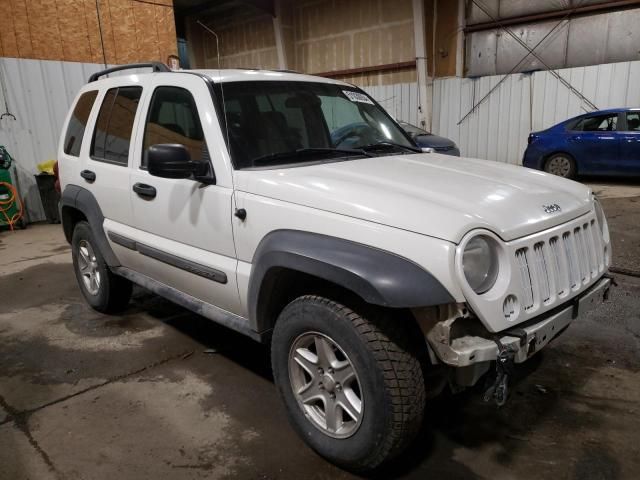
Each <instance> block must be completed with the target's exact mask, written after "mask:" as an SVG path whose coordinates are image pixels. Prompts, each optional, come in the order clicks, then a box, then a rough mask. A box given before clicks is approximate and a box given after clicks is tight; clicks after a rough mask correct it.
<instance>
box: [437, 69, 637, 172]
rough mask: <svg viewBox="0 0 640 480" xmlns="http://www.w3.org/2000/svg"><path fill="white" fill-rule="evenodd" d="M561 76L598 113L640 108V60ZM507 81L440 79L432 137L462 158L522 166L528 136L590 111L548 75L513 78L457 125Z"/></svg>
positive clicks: (494, 78)
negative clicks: (441, 138) (449, 142)
mask: <svg viewBox="0 0 640 480" xmlns="http://www.w3.org/2000/svg"><path fill="white" fill-rule="evenodd" d="M557 72H558V73H559V74H560V75H561V76H562V77H563V78H565V79H566V80H567V81H568V82H569V83H570V84H571V85H573V86H574V88H576V89H577V90H579V91H581V92H582V93H583V95H584V96H585V97H587V98H588V99H589V100H590V101H591V102H593V103H594V104H595V105H596V106H597V107H598V108H599V109H605V108H614V107H637V106H640V81H639V79H640V61H634V62H622V63H613V64H605V65H594V66H589V67H576V68H567V69H562V70H557ZM503 77H504V75H495V76H489V77H479V78H474V79H471V78H444V79H436V80H435V82H434V96H433V132H434V133H436V134H438V135H442V136H444V137H448V138H451V139H452V140H454V141H455V142H456V143H457V144H458V145H459V147H460V150H461V153H462V155H463V156H466V157H475V158H484V159H489V160H498V161H501V162H507V163H513V164H520V163H521V162H522V154H523V153H524V150H525V148H526V145H527V136H528V134H529V133H530V132H532V131H539V130H543V129H546V128H549V127H551V126H552V125H554V124H556V123H558V122H560V121H562V120H566V119H568V118H571V117H573V116H576V115H580V114H582V113H585V112H588V111H590V108H589V106H588V105H587V104H586V103H585V102H584V101H582V100H581V99H580V98H579V97H578V96H576V95H575V94H574V93H572V92H571V91H570V90H569V89H568V88H567V87H565V86H564V85H563V84H562V83H561V82H560V81H559V80H558V79H557V78H555V77H554V76H553V75H552V74H551V73H549V72H546V71H545V72H535V73H533V74H514V75H509V76H508V78H507V79H506V80H505V81H504V82H503V83H502V85H500V87H498V89H497V90H496V91H495V92H493V93H492V94H491V96H490V97H489V98H488V99H487V100H485V102H484V103H483V104H482V105H480V106H479V107H478V108H477V109H476V111H475V112H474V113H472V114H471V115H469V116H468V117H467V118H466V119H465V120H464V121H463V122H462V123H461V124H460V125H457V123H458V122H459V121H460V120H461V119H462V117H463V116H464V115H465V114H466V113H467V112H469V111H470V110H471V108H472V107H473V105H474V103H476V102H478V101H480V99H481V98H482V97H483V96H484V95H486V94H487V93H488V92H489V90H490V89H491V88H492V87H493V86H495V85H496V84H497V83H498V82H499V81H500V80H501V79H502V78H503Z"/></svg>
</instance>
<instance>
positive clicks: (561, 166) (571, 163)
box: [544, 153, 577, 178]
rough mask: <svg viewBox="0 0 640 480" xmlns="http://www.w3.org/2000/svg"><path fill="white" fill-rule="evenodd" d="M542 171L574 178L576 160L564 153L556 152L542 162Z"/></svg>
mask: <svg viewBox="0 0 640 480" xmlns="http://www.w3.org/2000/svg"><path fill="white" fill-rule="evenodd" d="M544 171H545V172H547V173H552V174H553V175H558V176H559V177H563V178H574V177H575V176H576V173H577V170H576V162H575V160H574V159H573V158H571V156H570V155H568V154H566V153H556V154H555V155H552V156H550V157H549V158H548V159H547V161H546V162H545V163H544Z"/></svg>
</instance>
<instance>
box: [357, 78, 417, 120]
mask: <svg viewBox="0 0 640 480" xmlns="http://www.w3.org/2000/svg"><path fill="white" fill-rule="evenodd" d="M362 89H363V90H364V91H366V92H367V93H368V94H369V95H371V96H372V97H373V98H375V99H376V101H377V102H378V103H379V104H380V105H382V106H383V107H384V108H385V109H386V110H387V112H389V114H390V115H391V116H393V117H394V118H396V119H398V120H404V121H405V122H409V123H412V124H414V125H417V124H418V105H419V104H420V102H419V100H418V85H417V84H416V83H396V84H394V85H377V86H373V87H362Z"/></svg>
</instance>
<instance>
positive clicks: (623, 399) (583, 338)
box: [0, 197, 640, 480]
mask: <svg viewBox="0 0 640 480" xmlns="http://www.w3.org/2000/svg"><path fill="white" fill-rule="evenodd" d="M636 200H637V198H634V197H625V198H611V199H606V200H605V202H604V204H605V209H606V211H607V214H608V215H609V218H610V225H611V231H612V236H613V238H614V242H615V245H614V255H615V257H614V259H615V263H616V265H620V266H622V267H624V266H632V267H633V268H637V267H638V266H640V263H638V256H639V254H640V249H638V248H637V247H638V239H639V238H640V233H639V232H638V227H639V225H640V221H638V217H637V215H638V214H637V203H636ZM60 230H61V229H60V227H59V226H50V225H40V226H33V227H31V228H29V229H28V230H26V231H23V232H16V233H14V234H10V233H0V292H1V298H2V302H0V345H2V347H0V479H3V480H4V479H7V480H19V479H49V478H51V479H84V478H91V479H98V480H100V479H109V480H111V479H113V478H118V479H119V480H128V479H136V480H138V479H154V480H156V479H159V478H167V479H198V478H211V479H301V478H304V479H347V478H354V477H352V476H351V475H350V474H348V473H346V472H343V471H341V470H339V469H337V468H335V467H333V466H332V465H330V464H328V463H326V462H325V461H323V460H322V459H321V458H319V457H318V456H316V455H315V454H314V453H313V452H312V451H310V450H309V449H308V448H307V447H306V446H305V445H304V444H303V443H302V441H301V440H299V439H298V438H297V437H296V435H295V434H294V433H293V431H292V429H291V428H290V427H289V425H288V424H287V421H286V418H285V415H284V409H283V407H282V406H281V404H280V402H279V400H278V398H277V395H276V391H275V388H274V385H273V381H272V377H271V372H270V368H269V352H268V351H267V349H266V348H265V347H262V346H260V345H257V344H254V343H253V342H252V341H251V340H248V339H246V338H244V337H242V336H240V335H237V334H235V333H233V332H231V331H229V330H227V329H225V328H222V327H219V326H217V325H215V324H213V323H210V322H208V321H206V320H204V319H202V318H200V317H198V316H196V315H193V314H191V313H189V312H186V311H184V310H182V309H180V308H178V307H176V306H174V305H172V304H171V303H169V302H167V301H165V300H163V299H160V298H158V297H155V296H152V295H150V294H148V293H146V292H144V291H143V290H138V291H136V294H135V298H134V301H133V302H132V305H131V307H130V308H129V310H128V311H127V312H126V313H125V314H124V315H121V316H111V317H109V316H103V315H99V314H96V313H95V312H93V311H91V310H90V309H89V308H87V306H86V305H85V303H84V302H83V300H82V299H81V297H80V295H79V292H78V289H77V286H76V283H75V278H74V276H73V272H72V269H71V264H70V252H69V249H68V245H67V244H66V243H65V242H64V239H63V237H62V233H61V231H60ZM634 246H635V247H634ZM617 278H618V282H619V287H618V288H617V289H615V290H614V291H613V293H612V296H611V300H610V301H609V302H608V303H606V304H604V305H602V306H601V307H599V308H598V309H597V310H595V311H593V312H591V313H590V314H588V315H587V316H586V317H584V318H581V319H579V320H578V321H576V322H574V323H573V324H572V325H571V327H570V328H569V329H568V330H567V331H566V332H565V333H564V335H562V336H561V337H560V338H559V339H557V340H555V341H554V342H552V343H551V344H550V345H549V346H548V347H547V348H546V349H545V350H544V351H542V352H541V353H540V354H538V355H537V356H536V357H534V358H533V359H532V360H531V361H530V362H528V364H527V365H525V366H524V367H523V368H521V369H520V370H519V374H520V376H521V377H522V378H520V379H519V380H518V382H517V383H516V385H515V387H514V391H513V394H512V397H511V399H510V401H509V403H508V404H507V405H506V406H505V407H503V408H497V407H495V406H493V405H490V404H485V403H483V402H482V399H481V395H480V392H478V391H477V390H470V391H467V392H465V393H463V394H459V395H455V396H451V395H444V396H443V397H440V398H438V399H435V400H433V401H431V402H429V404H428V408H427V418H426V420H425V423H424V427H423V429H422V432H421V434H420V437H419V438H418V440H417V441H416V442H415V443H414V445H413V447H412V448H411V449H410V451H409V452H407V454H405V455H404V456H403V457H401V458H400V459H398V460H397V461H396V462H395V463H394V464H392V465H390V466H389V467H388V468H387V470H386V471H384V472H381V474H380V475H379V476H380V478H406V479H424V478H448V479H452V478H464V479H469V478H471V479H474V478H478V479H480V478H492V479H512V478H513V479H515V478H518V479H529V478H531V479H533V478H547V477H553V478H563V479H564V478H570V479H573V478H575V479H615V478H629V479H634V478H637V472H638V471H640V442H638V439H639V437H638V432H639V431H640V415H639V413H640V412H639V409H640V362H639V360H640V314H639V312H640V279H638V278H634V277H629V276H621V275H617Z"/></svg>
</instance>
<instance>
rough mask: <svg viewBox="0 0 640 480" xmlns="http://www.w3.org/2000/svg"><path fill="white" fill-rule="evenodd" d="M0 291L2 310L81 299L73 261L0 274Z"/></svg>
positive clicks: (14, 309) (4, 311) (13, 310)
mask: <svg viewBox="0 0 640 480" xmlns="http://www.w3.org/2000/svg"><path fill="white" fill-rule="evenodd" d="M0 295H1V298H2V300H1V301H0V313H6V312H16V311H18V310H22V309H25V308H32V307H38V306H41V305H47V304H51V303H64V302H74V301H75V302H79V301H80V299H81V294H80V290H79V289H78V286H77V284H76V278H75V275H74V273H73V267H72V266H71V264H70V263H42V264H38V265H34V266H32V267H28V268H25V269H24V270H22V271H19V272H16V273H12V274H9V275H3V276H0Z"/></svg>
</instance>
